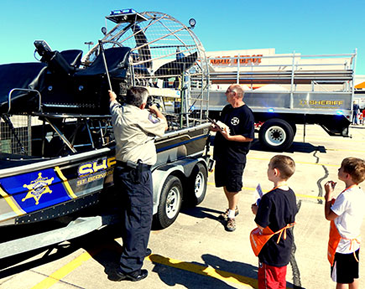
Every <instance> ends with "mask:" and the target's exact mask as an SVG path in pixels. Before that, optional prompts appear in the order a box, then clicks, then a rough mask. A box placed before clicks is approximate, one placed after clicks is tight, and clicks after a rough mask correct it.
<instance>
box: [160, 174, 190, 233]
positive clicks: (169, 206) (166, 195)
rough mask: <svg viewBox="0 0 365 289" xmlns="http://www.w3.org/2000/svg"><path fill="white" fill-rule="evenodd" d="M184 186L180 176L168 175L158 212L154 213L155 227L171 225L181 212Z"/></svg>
mask: <svg viewBox="0 0 365 289" xmlns="http://www.w3.org/2000/svg"><path fill="white" fill-rule="evenodd" d="M182 197H183V188H182V184H181V181H180V179H179V178H178V177H175V176H168V177H167V179H166V181H165V183H164V185H163V189H162V192H161V196H160V203H159V205H158V209H157V213H156V214H155V215H154V217H153V218H154V220H153V222H154V227H157V228H159V229H164V228H167V227H168V226H170V225H171V224H172V223H173V222H174V221H175V220H176V218H177V216H178V215H179V212H180V208H181V203H182Z"/></svg>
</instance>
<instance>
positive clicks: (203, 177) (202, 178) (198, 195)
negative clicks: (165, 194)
mask: <svg viewBox="0 0 365 289" xmlns="http://www.w3.org/2000/svg"><path fill="white" fill-rule="evenodd" d="M207 180H208V172H207V168H206V167H205V166H204V165H202V164H200V163H198V164H197V165H196V166H195V167H194V169H193V172H192V173H191V175H190V177H189V179H188V183H187V187H186V191H185V196H186V199H187V202H188V205H190V206H197V205H199V204H200V203H201V202H203V200H204V198H205V195H206V192H207Z"/></svg>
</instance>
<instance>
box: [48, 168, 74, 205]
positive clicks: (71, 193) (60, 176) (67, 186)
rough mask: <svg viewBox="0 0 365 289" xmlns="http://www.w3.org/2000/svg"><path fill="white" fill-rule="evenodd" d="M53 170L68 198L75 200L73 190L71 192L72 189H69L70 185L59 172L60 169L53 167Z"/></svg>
mask: <svg viewBox="0 0 365 289" xmlns="http://www.w3.org/2000/svg"><path fill="white" fill-rule="evenodd" d="M54 170H55V171H56V172H57V174H58V176H59V178H60V179H61V180H62V182H63V184H64V186H65V187H66V190H67V193H68V194H69V196H70V197H71V198H73V199H76V198H77V196H76V195H75V193H74V192H73V190H72V188H71V186H70V184H69V183H68V180H67V178H66V177H65V176H64V175H63V173H62V172H61V170H60V168H59V167H55V169H54Z"/></svg>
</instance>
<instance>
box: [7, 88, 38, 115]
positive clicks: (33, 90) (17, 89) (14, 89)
mask: <svg viewBox="0 0 365 289" xmlns="http://www.w3.org/2000/svg"><path fill="white" fill-rule="evenodd" d="M14 91H27V92H35V93H37V94H38V96H39V102H38V111H42V96H41V93H40V92H39V91H38V90H35V89H26V88H13V89H12V90H10V92H9V95H8V103H9V108H8V112H7V113H10V110H11V95H12V94H13V92H14Z"/></svg>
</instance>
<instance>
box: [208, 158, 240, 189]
mask: <svg viewBox="0 0 365 289" xmlns="http://www.w3.org/2000/svg"><path fill="white" fill-rule="evenodd" d="M245 166H246V164H245V163H244V164H236V163H228V162H223V161H217V162H216V163H215V170H214V178H215V186H216V187H217V188H219V187H226V189H227V191H228V192H232V193H233V192H239V191H241V189H242V177H243V171H244V169H245Z"/></svg>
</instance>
